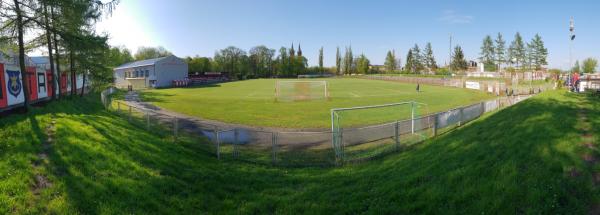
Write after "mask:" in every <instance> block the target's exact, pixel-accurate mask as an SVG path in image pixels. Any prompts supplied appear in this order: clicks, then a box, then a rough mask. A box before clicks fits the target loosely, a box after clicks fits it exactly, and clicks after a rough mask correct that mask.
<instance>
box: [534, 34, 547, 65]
mask: <svg viewBox="0 0 600 215" xmlns="http://www.w3.org/2000/svg"><path fill="white" fill-rule="evenodd" d="M530 44H531V49H532V50H531V54H532V56H531V60H532V62H531V63H532V65H533V66H535V69H536V70H540V69H542V66H544V65H548V62H547V61H546V58H547V57H548V49H546V47H545V46H544V41H543V40H542V37H541V36H540V35H539V34H535V36H533V38H532V39H531V42H530Z"/></svg>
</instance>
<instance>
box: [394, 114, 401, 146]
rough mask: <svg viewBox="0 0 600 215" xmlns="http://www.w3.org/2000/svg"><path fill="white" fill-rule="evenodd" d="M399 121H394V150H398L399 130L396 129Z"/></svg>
mask: <svg viewBox="0 0 600 215" xmlns="http://www.w3.org/2000/svg"><path fill="white" fill-rule="evenodd" d="M399 124H400V122H398V121H396V123H394V141H395V142H396V151H398V150H400V134H399V133H400V132H399V131H398V130H399V128H400V126H399Z"/></svg>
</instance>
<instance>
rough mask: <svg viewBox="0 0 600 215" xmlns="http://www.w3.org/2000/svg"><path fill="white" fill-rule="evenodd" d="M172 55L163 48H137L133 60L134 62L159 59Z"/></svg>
mask: <svg viewBox="0 0 600 215" xmlns="http://www.w3.org/2000/svg"><path fill="white" fill-rule="evenodd" d="M169 55H172V54H171V52H169V51H168V50H166V49H165V48H164V47H162V46H159V47H144V46H142V47H139V48H138V50H137V51H136V53H135V55H134V58H135V60H146V59H153V58H159V57H166V56H169Z"/></svg>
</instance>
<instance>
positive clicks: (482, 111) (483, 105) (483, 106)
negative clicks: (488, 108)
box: [479, 102, 485, 116]
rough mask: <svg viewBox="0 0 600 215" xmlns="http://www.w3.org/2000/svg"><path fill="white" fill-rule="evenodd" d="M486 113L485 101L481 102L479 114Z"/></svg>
mask: <svg viewBox="0 0 600 215" xmlns="http://www.w3.org/2000/svg"><path fill="white" fill-rule="evenodd" d="M484 113H485V102H481V114H479V116H483V114H484Z"/></svg>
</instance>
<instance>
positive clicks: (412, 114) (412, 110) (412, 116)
mask: <svg viewBox="0 0 600 215" xmlns="http://www.w3.org/2000/svg"><path fill="white" fill-rule="evenodd" d="M410 132H411V133H410V134H415V102H411V104H410Z"/></svg>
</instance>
